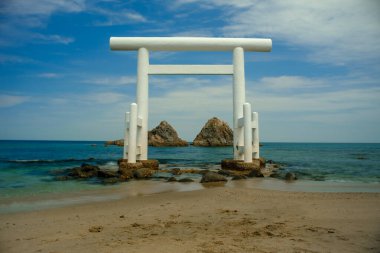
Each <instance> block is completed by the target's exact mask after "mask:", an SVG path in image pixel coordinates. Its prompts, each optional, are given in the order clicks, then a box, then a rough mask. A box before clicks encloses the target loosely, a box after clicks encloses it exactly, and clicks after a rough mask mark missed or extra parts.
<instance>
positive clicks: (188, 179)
mask: <svg viewBox="0 0 380 253" xmlns="http://www.w3.org/2000/svg"><path fill="white" fill-rule="evenodd" d="M178 182H181V183H190V182H194V180H193V179H191V178H188V177H185V178H181V179H180V180H178Z"/></svg>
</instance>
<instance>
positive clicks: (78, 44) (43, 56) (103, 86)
mask: <svg viewBox="0 0 380 253" xmlns="http://www.w3.org/2000/svg"><path fill="white" fill-rule="evenodd" d="M110 36H126V37H128V36H148V37H150V36H197V37H199V36H201V37H248V38H271V39H272V40H273V50H272V52H270V53H246V54H245V60H246V66H245V67H246V99H247V101H248V102H251V103H252V106H253V108H254V110H255V111H258V112H259V114H260V137H261V140H262V141H292V142H380V81H379V80H380V2H379V1H376V0H373V1H371V0H329V1H327V0H326V1H324V0H321V1H306V0H278V1H275V0H268V1H255V0H228V1H227V0H209V1H204V0H160V1H148V0H146V1H144V0H140V1H137V0H136V1H118V0H103V1H102V0H94V1H86V0H75V1H74V0H73V1H65V0H39V1H37V0H36V1H33V0H29V1H24V0H3V1H1V3H0V119H1V123H0V139H37V140H51V139H54V140H108V139H118V138H121V137H122V135H123V127H124V125H123V120H124V119H123V118H124V112H125V111H128V110H129V104H130V103H132V102H135V93H136V87H135V82H136V52H133V51H132V52H126V51H123V52H121V51H110V49H109V37H110ZM150 56H151V59H150V61H151V63H153V64H155V63H157V64H230V63H231V62H232V54H231V53H230V52H210V53H208V52H151V54H150ZM149 99H150V101H149V105H150V110H149V125H150V128H152V127H154V126H156V125H157V124H158V123H159V122H160V121H161V120H167V121H168V122H169V123H171V124H172V125H173V126H174V127H175V128H176V129H177V131H178V132H179V134H180V136H181V137H183V138H184V139H187V140H189V141H191V140H193V139H194V138H195V136H196V134H197V133H198V132H199V130H200V129H201V127H202V126H203V124H204V123H205V122H206V121H207V119H209V118H211V117H213V116H217V117H220V118H222V119H223V120H225V121H227V122H228V123H229V124H230V125H231V122H232V79H231V77H221V76H217V77H213V76H176V77H173V76H160V77H156V76H154V77H151V78H150V98H149Z"/></svg>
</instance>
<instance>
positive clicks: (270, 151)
mask: <svg viewBox="0 0 380 253" xmlns="http://www.w3.org/2000/svg"><path fill="white" fill-rule="evenodd" d="M121 154H122V148H121V147H116V146H108V147H105V146H104V143H103V142H79V141H69V142H64V141H0V203H4V202H7V201H8V200H11V199H14V198H15V197H17V198H23V197H27V198H30V197H38V196H41V195H43V194H51V193H63V194H65V193H75V192H81V191H86V190H97V189H114V188H115V187H117V186H104V185H102V184H100V182H99V181H98V180H94V179H92V180H82V181H55V180H54V176H55V174H56V172H57V171H60V170H63V169H67V168H72V167H75V166H80V165H81V164H82V163H90V164H96V165H98V166H101V167H103V168H108V169H117V164H116V162H117V160H118V159H119V158H120V157H121ZM261 156H263V157H265V158H266V159H269V160H274V161H275V162H276V163H280V164H281V165H282V167H283V169H282V170H281V171H280V173H282V174H285V173H286V172H288V171H290V172H295V173H296V174H297V176H298V177H299V178H300V181H299V182H297V184H295V185H299V184H300V182H301V181H304V180H310V181H312V182H315V184H317V182H318V181H320V182H330V183H331V182H337V183H347V184H346V185H348V188H349V187H352V185H353V183H367V184H371V185H372V184H375V185H376V184H377V183H380V144H325V143H264V146H263V147H261ZM231 157H232V147H215V148H205V147H194V146H189V147H159V148H157V147H149V158H151V159H158V160H159V162H160V167H161V168H200V169H217V168H219V167H220V161H221V160H222V159H226V158H231ZM161 176H169V175H165V174H163V175H161ZM185 176H188V177H192V178H194V179H195V180H199V177H200V176H199V175H192V174H189V175H182V176H181V177H185ZM125 184H129V185H133V183H132V182H127V183H125ZM268 184H269V185H275V184H276V183H274V182H270V181H265V183H263V185H264V186H265V187H267V186H266V185H268ZM264 186H263V187H264ZM289 187H290V186H289ZM291 187H293V186H291ZM293 188H294V187H293ZM294 189H297V187H295V188H294ZM340 189H342V188H340ZM362 189H364V191H367V190H368V189H367V190H366V189H365V187H364V188H362ZM369 191H370V189H369Z"/></svg>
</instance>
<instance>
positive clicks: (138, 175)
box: [133, 168, 153, 179]
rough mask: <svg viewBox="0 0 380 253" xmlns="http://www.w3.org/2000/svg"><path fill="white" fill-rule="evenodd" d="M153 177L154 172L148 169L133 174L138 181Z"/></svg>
mask: <svg viewBox="0 0 380 253" xmlns="http://www.w3.org/2000/svg"><path fill="white" fill-rule="evenodd" d="M152 175H153V170H151V169H148V168H141V169H137V170H135V171H134V172H133V176H134V177H135V178H136V179H143V178H150V177H151V176H152Z"/></svg>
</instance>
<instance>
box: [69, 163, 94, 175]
mask: <svg viewBox="0 0 380 253" xmlns="http://www.w3.org/2000/svg"><path fill="white" fill-rule="evenodd" d="M99 170H100V169H99V167H98V166H95V165H91V164H87V163H83V164H82V165H81V166H80V167H75V168H72V169H71V170H70V172H69V176H70V177H74V178H89V177H95V176H97V175H98V171H99Z"/></svg>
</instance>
